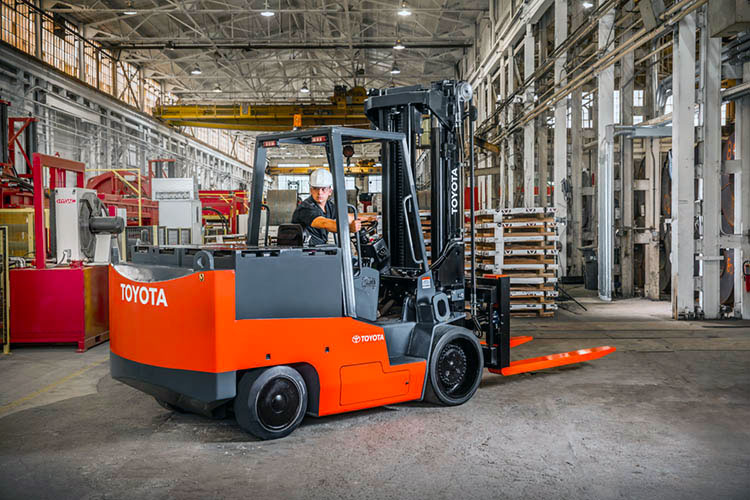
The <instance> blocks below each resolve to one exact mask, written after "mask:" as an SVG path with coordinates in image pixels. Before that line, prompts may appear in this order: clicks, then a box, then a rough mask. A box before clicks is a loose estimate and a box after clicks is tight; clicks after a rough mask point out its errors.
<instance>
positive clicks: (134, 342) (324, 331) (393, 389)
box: [109, 266, 426, 416]
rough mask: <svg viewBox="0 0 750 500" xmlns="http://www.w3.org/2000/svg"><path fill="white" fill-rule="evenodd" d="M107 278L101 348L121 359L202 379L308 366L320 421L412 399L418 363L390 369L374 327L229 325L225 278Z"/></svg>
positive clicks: (210, 274)
mask: <svg viewBox="0 0 750 500" xmlns="http://www.w3.org/2000/svg"><path fill="white" fill-rule="evenodd" d="M109 279H110V288H109V294H110V296H109V304H110V348H111V350H112V352H113V353H115V354H117V355H118V356H120V357H122V358H125V359H127V360H130V361H134V362H137V363H141V364H145V365H150V366H156V367H162V368H171V369H178V370H193V371H199V372H207V373H221V372H228V371H234V370H247V369H251V368H259V367H265V366H274V365H288V364H294V363H308V364H310V365H311V366H312V367H313V368H315V370H316V371H317V374H318V378H319V382H320V402H319V411H318V415H321V416H322V415H330V414H335V413H343V412H348V411H353V410H359V409H363V408H372V407H375V406H382V405H385V404H393V403H399V402H404V401H414V400H419V399H420V398H421V396H422V387H423V385H424V380H425V374H426V362H425V361H419V362H414V363H406V364H401V365H397V366H391V365H390V362H389V359H388V351H387V348H386V343H385V339H384V336H383V335H382V334H383V329H382V328H380V327H378V326H376V325H372V324H369V323H364V322H361V321H358V320H356V319H353V318H347V317H341V318H305V319H246V320H237V319H235V282H234V279H235V276H234V271H231V270H214V271H204V272H196V273H193V274H190V275H188V276H185V277H181V278H176V279H172V280H168V281H160V282H154V283H143V282H137V281H132V280H130V279H128V278H126V277H124V276H122V275H121V274H120V273H119V272H117V270H115V268H114V267H113V266H110V268H109ZM258 286H263V284H262V283H258ZM144 288H145V291H144ZM160 290H163V295H162V292H161V291H160ZM291 292H292V291H291V290H290V297H292V296H293V294H292V293H291ZM162 298H163V300H161V299H162Z"/></svg>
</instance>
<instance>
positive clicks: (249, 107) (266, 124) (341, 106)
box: [153, 86, 370, 132]
mask: <svg viewBox="0 0 750 500" xmlns="http://www.w3.org/2000/svg"><path fill="white" fill-rule="evenodd" d="M366 98H367V91H366V90H365V89H364V87H354V88H351V89H349V90H347V89H346V88H345V87H342V86H337V87H336V88H335V89H334V92H333V96H331V97H330V98H329V99H330V101H331V103H330V104H302V103H295V104H249V103H240V104H194V105H173V106H157V107H155V108H154V110H153V115H154V117H156V118H159V119H161V120H163V121H165V122H166V123H167V124H168V125H172V126H180V127H204V128H220V129H231V130H252V131H265V132H273V131H284V130H292V129H293V128H315V127H322V126H327V125H339V126H347V127H361V128H369V127H370V122H369V120H368V119H367V117H366V116H365V111H364V102H365V99H366Z"/></svg>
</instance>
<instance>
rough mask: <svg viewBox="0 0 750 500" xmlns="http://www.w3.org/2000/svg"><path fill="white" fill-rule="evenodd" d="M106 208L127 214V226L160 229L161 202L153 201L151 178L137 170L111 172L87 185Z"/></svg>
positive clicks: (92, 179)
mask: <svg viewBox="0 0 750 500" xmlns="http://www.w3.org/2000/svg"><path fill="white" fill-rule="evenodd" d="M86 187H87V188H88V189H95V190H96V191H97V192H98V193H99V198H100V199H101V200H102V201H103V202H104V203H105V204H106V205H107V206H113V207H117V208H124V209H125V210H126V211H127V224H128V226H158V225H159V202H158V201H154V200H152V199H151V178H150V177H147V176H145V175H141V174H140V173H138V172H136V171H134V169H127V170H125V171H122V170H108V171H107V172H105V173H103V174H100V175H97V176H96V177H92V178H91V179H89V180H88V182H87V183H86Z"/></svg>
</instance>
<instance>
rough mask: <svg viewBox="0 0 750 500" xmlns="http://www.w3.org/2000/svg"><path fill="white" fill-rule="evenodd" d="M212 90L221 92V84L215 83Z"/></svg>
mask: <svg viewBox="0 0 750 500" xmlns="http://www.w3.org/2000/svg"><path fill="white" fill-rule="evenodd" d="M214 92H216V93H219V92H221V85H219V84H218V83H217V84H216V87H214Z"/></svg>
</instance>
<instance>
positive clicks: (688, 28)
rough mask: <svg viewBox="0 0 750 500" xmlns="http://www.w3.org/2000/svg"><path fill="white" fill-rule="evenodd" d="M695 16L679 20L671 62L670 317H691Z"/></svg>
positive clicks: (691, 15)
mask: <svg viewBox="0 0 750 500" xmlns="http://www.w3.org/2000/svg"><path fill="white" fill-rule="evenodd" d="M695 28H696V26H695V14H694V13H691V14H688V15H687V16H685V17H684V18H682V20H680V22H679V24H678V26H677V28H676V31H675V39H676V42H675V47H674V52H673V62H672V68H673V73H672V75H673V76H672V95H673V101H674V107H673V111H672V116H673V126H672V158H673V164H672V225H671V229H672V317H673V318H674V319H678V318H690V317H692V316H693V315H694V314H695V300H694V298H693V291H694V280H693V275H694V269H693V266H694V265H695V243H694V240H693V233H694V220H695V185H694V184H695V152H694V145H695V126H694V120H695Z"/></svg>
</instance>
